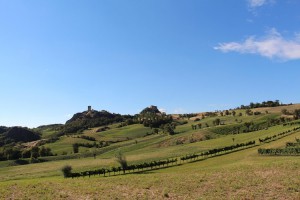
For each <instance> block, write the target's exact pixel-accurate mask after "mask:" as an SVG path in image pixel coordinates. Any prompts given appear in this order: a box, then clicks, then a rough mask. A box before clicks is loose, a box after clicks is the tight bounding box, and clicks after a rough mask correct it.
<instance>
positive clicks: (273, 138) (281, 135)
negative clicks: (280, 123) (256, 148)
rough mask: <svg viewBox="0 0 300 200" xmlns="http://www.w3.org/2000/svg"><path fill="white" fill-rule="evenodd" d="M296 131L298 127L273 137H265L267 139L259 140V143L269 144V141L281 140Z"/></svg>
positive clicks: (299, 128)
mask: <svg viewBox="0 0 300 200" xmlns="http://www.w3.org/2000/svg"><path fill="white" fill-rule="evenodd" d="M298 130H300V127H295V128H293V129H290V130H287V131H284V132H281V133H278V134H275V135H273V136H267V137H265V138H263V139H261V138H259V142H260V143H262V142H269V141H271V140H275V139H279V138H281V137H283V136H286V135H288V134H290V133H292V132H295V131H298Z"/></svg>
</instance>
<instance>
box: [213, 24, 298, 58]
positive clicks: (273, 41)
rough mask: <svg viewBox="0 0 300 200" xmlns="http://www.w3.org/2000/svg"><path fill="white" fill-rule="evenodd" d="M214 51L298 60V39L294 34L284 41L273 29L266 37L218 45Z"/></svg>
mask: <svg viewBox="0 0 300 200" xmlns="http://www.w3.org/2000/svg"><path fill="white" fill-rule="evenodd" d="M214 49H215V50H219V51H222V52H224V53H227V52H231V51H233V52H238V53H248V54H258V55H261V56H263V57H267V58H270V59H273V58H274V59H280V60H295V59H300V37H299V34H295V37H294V38H292V39H285V38H283V37H282V35H281V34H280V33H279V32H277V30H276V29H275V28H273V29H271V30H270V31H269V32H268V33H267V34H266V36H264V37H262V38H256V37H255V36H251V37H248V38H247V39H245V41H243V42H228V43H220V44H219V45H218V46H216V47H214Z"/></svg>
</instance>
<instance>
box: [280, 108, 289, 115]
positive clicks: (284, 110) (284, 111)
mask: <svg viewBox="0 0 300 200" xmlns="http://www.w3.org/2000/svg"><path fill="white" fill-rule="evenodd" d="M281 113H282V114H284V115H288V114H289V113H288V111H287V109H286V108H283V109H282V110H281Z"/></svg>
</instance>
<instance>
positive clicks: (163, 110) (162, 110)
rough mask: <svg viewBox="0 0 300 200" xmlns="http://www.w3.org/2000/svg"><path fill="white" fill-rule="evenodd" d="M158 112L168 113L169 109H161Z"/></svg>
mask: <svg viewBox="0 0 300 200" xmlns="http://www.w3.org/2000/svg"><path fill="white" fill-rule="evenodd" d="M158 110H159V111H160V112H164V113H167V109H165V108H159V109H158Z"/></svg>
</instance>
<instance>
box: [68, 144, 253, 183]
mask: <svg viewBox="0 0 300 200" xmlns="http://www.w3.org/2000/svg"><path fill="white" fill-rule="evenodd" d="M252 145H255V141H249V142H246V143H240V144H236V145H230V146H226V147H221V148H215V149H211V150H208V151H206V152H202V153H199V154H192V155H186V156H182V157H179V158H169V159H166V160H159V161H150V162H144V163H140V164H133V165H128V164H127V162H126V160H125V159H124V158H122V155H119V159H118V162H119V163H120V166H119V167H115V166H113V167H111V168H101V169H96V170H88V171H83V172H74V173H73V172H72V171H71V170H72V168H71V167H70V166H65V167H64V168H63V169H62V171H63V174H64V177H65V178H75V177H85V176H89V177H90V176H92V175H94V176H95V175H99V176H100V175H103V176H106V175H108V176H110V175H111V173H113V174H114V175H115V174H116V173H118V174H120V173H121V172H122V173H123V174H125V173H131V172H132V173H133V172H139V171H145V170H153V169H159V168H163V167H168V166H172V165H177V164H178V160H179V159H180V160H181V161H193V160H196V159H198V158H199V157H205V156H209V155H211V156H214V155H216V154H218V153H221V152H228V151H233V150H235V149H238V148H245V147H249V146H252ZM70 169H71V170H70Z"/></svg>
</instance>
